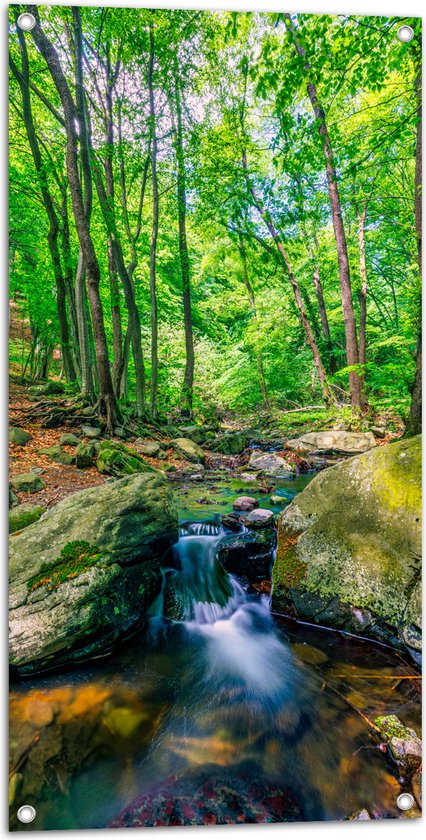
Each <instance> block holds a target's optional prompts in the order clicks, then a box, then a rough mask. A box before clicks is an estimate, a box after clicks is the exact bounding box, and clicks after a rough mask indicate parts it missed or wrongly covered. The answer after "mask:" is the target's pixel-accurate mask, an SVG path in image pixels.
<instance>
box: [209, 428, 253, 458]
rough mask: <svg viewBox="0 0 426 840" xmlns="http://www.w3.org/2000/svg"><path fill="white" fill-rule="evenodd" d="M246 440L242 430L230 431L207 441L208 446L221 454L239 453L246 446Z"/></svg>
mask: <svg viewBox="0 0 426 840" xmlns="http://www.w3.org/2000/svg"><path fill="white" fill-rule="evenodd" d="M247 445H248V440H247V437H246V435H244V434H242V432H230V433H229V434H224V435H220V436H219V437H217V438H216V440H214V441H212V442H209V444H208V448H209V449H212V450H213V451H214V452H220V453H221V454H222V455H241V454H242V453H243V452H244V450H245V449H246V448H247Z"/></svg>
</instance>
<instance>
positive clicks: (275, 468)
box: [248, 450, 293, 476]
mask: <svg viewBox="0 0 426 840" xmlns="http://www.w3.org/2000/svg"><path fill="white" fill-rule="evenodd" d="M248 465H249V467H250V469H252V470H256V472H262V473H265V475H284V476H285V475H288V476H292V475H293V468H292V466H291V464H289V463H288V461H286V460H285V459H284V458H281V456H280V455H275V453H274V452H267V453H265V452H260V451H259V450H257V451H256V452H253V453H252V455H251V457H250V461H249V464H248Z"/></svg>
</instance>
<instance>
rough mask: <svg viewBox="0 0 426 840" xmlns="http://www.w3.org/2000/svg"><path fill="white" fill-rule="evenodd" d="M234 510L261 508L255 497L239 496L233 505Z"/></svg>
mask: <svg viewBox="0 0 426 840" xmlns="http://www.w3.org/2000/svg"><path fill="white" fill-rule="evenodd" d="M232 507H233V508H234V510H254V508H256V507H259V502H258V501H257V499H255V498H254V497H253V496H238V499H235V501H234V502H233V504H232Z"/></svg>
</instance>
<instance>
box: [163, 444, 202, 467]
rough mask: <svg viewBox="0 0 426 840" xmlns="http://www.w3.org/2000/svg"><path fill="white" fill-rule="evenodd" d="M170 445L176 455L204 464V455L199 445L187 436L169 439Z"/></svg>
mask: <svg viewBox="0 0 426 840" xmlns="http://www.w3.org/2000/svg"><path fill="white" fill-rule="evenodd" d="M170 446H172V447H173V449H175V450H176V452H177V454H178V457H181V458H185V459H186V461H191V462H192V463H194V464H204V462H205V460H206V456H205V455H204V452H203V450H202V449H200V447H199V446H198V445H197V444H196V443H194V442H193V441H192V440H188V438H175V439H174V440H171V441H170Z"/></svg>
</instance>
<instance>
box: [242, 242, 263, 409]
mask: <svg viewBox="0 0 426 840" xmlns="http://www.w3.org/2000/svg"><path fill="white" fill-rule="evenodd" d="M238 246H239V251H240V257H241V264H242V266H243V280H244V285H245V287H246V289H247V293H248V296H249V301H250V309H251V311H252V313H253V318H255V319H256V321H257V311H256V300H255V296H254V289H253V286H252V284H251V282H250V277H249V273H248V266H247V254H246V249H245V246H244V241H243V237H242V236H241V234H239V235H238ZM255 355H256V366H257V375H258V377H259V385H260V390H261V393H262V399H263V405H264V406H265V411H267V412H270V410H271V404H270V402H269V397H268V389H267V387H266V381H265V372H264V369H263V360H262V354H261V353H260V352H259V351H258V350H257V349H256V351H255Z"/></svg>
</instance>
